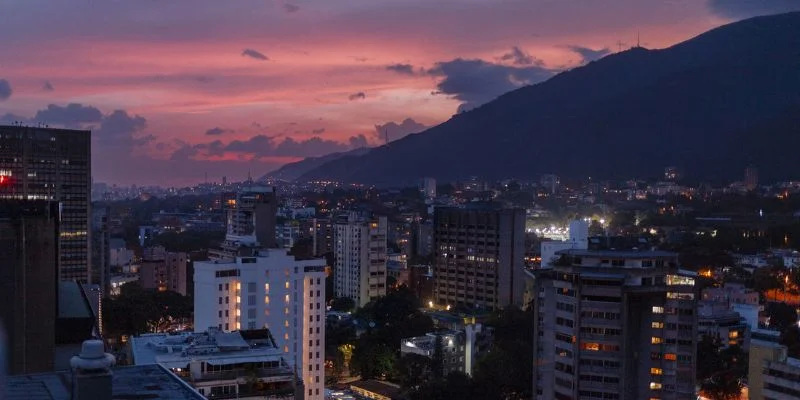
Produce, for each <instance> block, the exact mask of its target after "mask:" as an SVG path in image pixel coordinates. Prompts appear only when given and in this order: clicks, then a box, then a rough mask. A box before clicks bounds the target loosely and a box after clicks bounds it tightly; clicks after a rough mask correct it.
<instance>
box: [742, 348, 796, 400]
mask: <svg viewBox="0 0 800 400" xmlns="http://www.w3.org/2000/svg"><path fill="white" fill-rule="evenodd" d="M747 384H748V389H749V394H750V399H751V400H790V399H798V398H800V359H796V358H792V357H789V356H788V352H787V348H786V346H784V345H781V344H778V343H775V342H772V341H765V340H760V339H753V340H752V341H751V342H750V354H749V371H748V374H747Z"/></svg>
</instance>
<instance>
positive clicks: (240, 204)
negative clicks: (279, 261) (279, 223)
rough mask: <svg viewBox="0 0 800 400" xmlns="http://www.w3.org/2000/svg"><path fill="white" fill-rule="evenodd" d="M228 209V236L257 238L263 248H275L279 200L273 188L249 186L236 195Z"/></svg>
mask: <svg viewBox="0 0 800 400" xmlns="http://www.w3.org/2000/svg"><path fill="white" fill-rule="evenodd" d="M229 206H230V207H229V208H228V223H227V226H228V236H229V237H231V238H239V237H247V238H249V237H255V239H256V242H257V243H258V244H259V245H260V246H263V247H267V248H275V247H277V245H276V242H275V220H276V214H277V212H278V199H277V197H276V193H275V188H274V187H271V186H249V187H245V188H242V190H240V191H239V192H238V193H236V198H235V199H234V200H233V204H229Z"/></svg>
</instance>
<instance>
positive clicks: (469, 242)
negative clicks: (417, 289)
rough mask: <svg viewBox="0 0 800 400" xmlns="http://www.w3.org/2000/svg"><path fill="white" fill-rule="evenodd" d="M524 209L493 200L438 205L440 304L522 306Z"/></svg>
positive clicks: (436, 243) (436, 270)
mask: <svg viewBox="0 0 800 400" xmlns="http://www.w3.org/2000/svg"><path fill="white" fill-rule="evenodd" d="M524 251H525V210H521V209H499V208H497V207H494V206H493V205H470V206H469V207H467V208H436V211H435V214H434V254H435V260H434V271H433V276H434V280H435V299H434V301H435V302H436V304H438V305H440V306H448V305H450V306H465V307H474V308H488V309H499V308H503V307H505V306H507V305H510V304H513V305H518V306H521V305H522V302H523V292H524V290H525V282H524V281H525V279H524V276H523V275H524V272H523V271H524V268H525V265H524Z"/></svg>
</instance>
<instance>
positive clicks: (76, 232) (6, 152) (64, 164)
mask: <svg viewBox="0 0 800 400" xmlns="http://www.w3.org/2000/svg"><path fill="white" fill-rule="evenodd" d="M90 149H91V133H90V132H89V131H82V130H71V129H52V128H39V127H32V126H31V127H28V126H0V199H17V200H51V201H58V202H59V203H60V207H61V224H60V228H59V229H60V232H59V235H60V242H61V244H60V249H59V259H60V260H59V267H58V270H59V277H60V279H61V280H76V281H80V282H89V281H91V279H92V274H91V256H90V255H91V252H90V249H91V240H90V231H91V229H90V214H89V207H90V201H89V196H90V191H91V153H90Z"/></svg>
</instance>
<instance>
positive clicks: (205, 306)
mask: <svg viewBox="0 0 800 400" xmlns="http://www.w3.org/2000/svg"><path fill="white" fill-rule="evenodd" d="M194 285H195V286H194V327H195V331H196V332H203V331H206V330H207V329H208V328H209V327H213V328H217V329H219V330H222V331H235V330H245V329H248V330H252V329H257V328H266V329H269V331H270V332H271V333H272V336H273V339H274V341H275V343H276V345H277V346H278V347H279V348H280V349H282V352H283V354H285V358H286V360H287V362H289V363H290V364H291V366H292V367H293V368H294V371H295V373H296V374H297V376H298V377H302V380H303V383H304V390H305V394H306V396H305V398H306V399H323V398H324V395H325V393H324V392H325V388H324V384H325V379H324V377H325V365H324V363H325V310H326V308H325V261H324V260H297V259H295V257H293V256H290V255H288V254H287V251H286V250H284V249H266V250H254V251H253V253H252V255H251V256H237V257H235V258H233V259H227V260H213V261H199V262H195V263H194Z"/></svg>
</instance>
